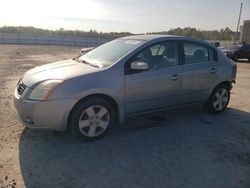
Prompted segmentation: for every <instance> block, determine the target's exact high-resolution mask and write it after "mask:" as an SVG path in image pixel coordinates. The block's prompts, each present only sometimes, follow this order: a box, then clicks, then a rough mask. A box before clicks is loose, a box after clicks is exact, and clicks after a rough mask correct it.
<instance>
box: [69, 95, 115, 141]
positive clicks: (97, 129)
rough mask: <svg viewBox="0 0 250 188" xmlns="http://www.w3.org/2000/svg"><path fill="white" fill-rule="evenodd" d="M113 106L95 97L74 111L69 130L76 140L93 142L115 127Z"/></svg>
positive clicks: (81, 103) (79, 105) (82, 103)
mask: <svg viewBox="0 0 250 188" xmlns="http://www.w3.org/2000/svg"><path fill="white" fill-rule="evenodd" d="M114 122H115V111H114V108H113V106H112V105H111V104H110V103H109V102H108V101H106V100H104V99H102V98H97V97H93V98H90V99H88V100H86V101H83V102H80V103H79V104H77V106H76V107H75V108H74V109H73V111H72V113H71V115H70V119H69V129H70V131H71V133H72V135H73V136H74V137H76V138H79V139H82V140H85V141H92V140H97V139H100V138H102V137H103V136H104V135H105V134H106V133H107V132H108V131H109V129H110V128H111V127H112V126H113V125H114Z"/></svg>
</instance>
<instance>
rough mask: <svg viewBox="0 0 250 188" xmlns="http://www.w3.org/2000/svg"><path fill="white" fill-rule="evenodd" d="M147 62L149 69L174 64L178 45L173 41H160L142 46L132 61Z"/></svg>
mask: <svg viewBox="0 0 250 188" xmlns="http://www.w3.org/2000/svg"><path fill="white" fill-rule="evenodd" d="M134 61H141V62H144V63H147V64H148V67H149V70H152V69H159V68H164V67H170V66H176V65H178V62H179V56H178V45H177V43H175V42H171V41H170V42H161V43H158V44H155V45H152V46H149V47H146V48H144V49H143V50H142V51H141V52H139V53H138V54H137V55H135V56H134V57H133V58H132V61H130V62H134Z"/></svg>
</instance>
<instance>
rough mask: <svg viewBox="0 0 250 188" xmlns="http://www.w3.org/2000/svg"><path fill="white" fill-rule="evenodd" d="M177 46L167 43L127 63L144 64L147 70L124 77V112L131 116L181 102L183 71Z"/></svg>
mask: <svg viewBox="0 0 250 188" xmlns="http://www.w3.org/2000/svg"><path fill="white" fill-rule="evenodd" d="M178 49H179V48H178V44H177V43H176V42H173V41H166V42H161V43H157V44H155V45H151V46H149V47H146V48H144V49H143V50H142V51H141V52H139V53H138V54H136V55H135V56H134V57H133V58H131V59H130V60H129V61H128V62H127V63H128V64H130V63H132V62H134V61H141V62H145V63H147V64H148V66H149V70H148V71H144V72H137V73H133V72H131V73H127V74H126V75H125V104H126V105H125V106H126V107H125V113H126V114H128V115H129V114H133V113H140V112H145V111H150V110H158V109H161V108H166V107H171V106H174V105H177V104H179V103H180V98H181V97H180V94H181V82H182V77H181V74H182V71H181V66H180V65H179V50H178Z"/></svg>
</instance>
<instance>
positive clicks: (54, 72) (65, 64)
mask: <svg viewBox="0 0 250 188" xmlns="http://www.w3.org/2000/svg"><path fill="white" fill-rule="evenodd" d="M100 70H102V68H96V67H92V66H90V65H86V64H83V63H78V62H76V61H73V60H64V61H59V62H55V63H50V64H46V65H42V66H38V67H35V68H33V69H30V70H29V71H27V72H26V73H25V74H24V76H23V78H22V82H23V83H24V84H25V85H26V86H28V87H32V86H33V85H34V84H36V83H39V82H42V81H45V80H49V79H58V80H67V79H70V78H74V77H78V76H82V75H86V74H90V73H94V72H98V71H100Z"/></svg>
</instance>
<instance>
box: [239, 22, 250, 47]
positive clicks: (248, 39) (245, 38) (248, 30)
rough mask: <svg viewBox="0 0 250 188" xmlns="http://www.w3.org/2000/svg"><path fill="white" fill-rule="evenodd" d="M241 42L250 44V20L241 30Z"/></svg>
mask: <svg viewBox="0 0 250 188" xmlns="http://www.w3.org/2000/svg"><path fill="white" fill-rule="evenodd" d="M240 31H241V32H240V41H241V42H242V43H243V42H245V43H246V44H250V20H245V21H244V24H243V26H241V28H240Z"/></svg>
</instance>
